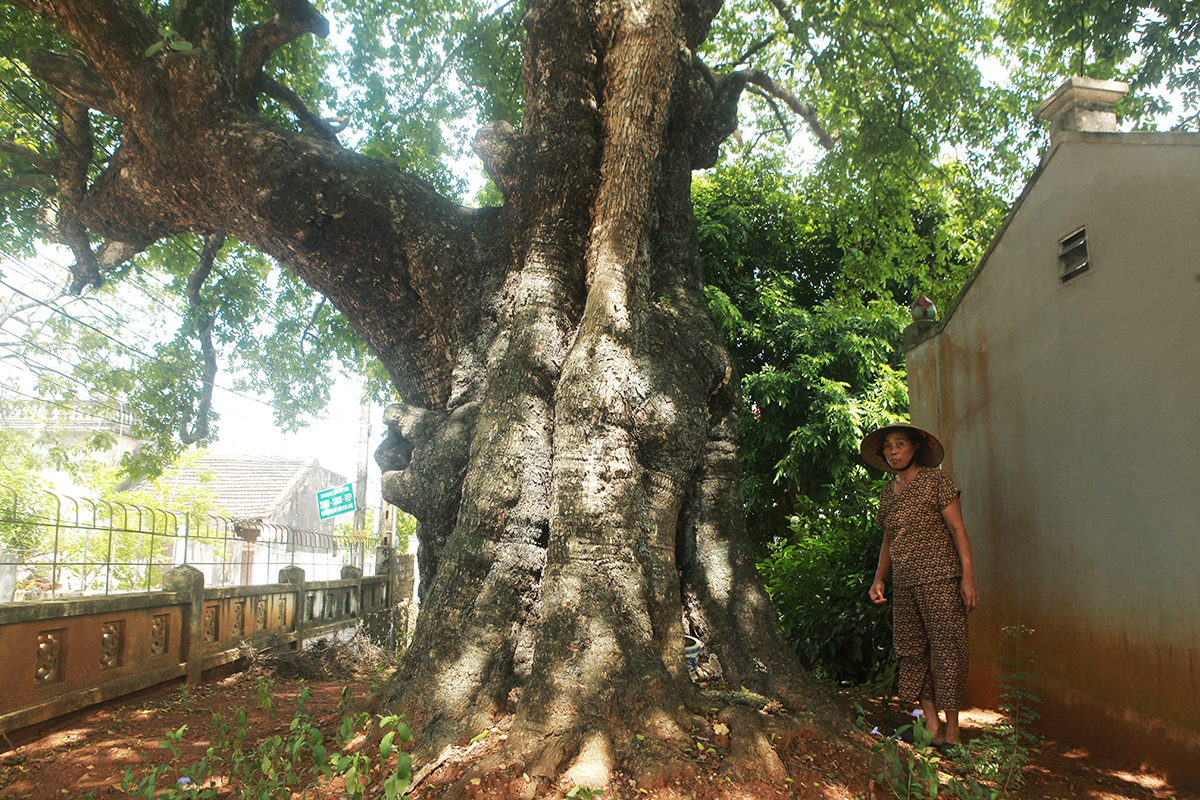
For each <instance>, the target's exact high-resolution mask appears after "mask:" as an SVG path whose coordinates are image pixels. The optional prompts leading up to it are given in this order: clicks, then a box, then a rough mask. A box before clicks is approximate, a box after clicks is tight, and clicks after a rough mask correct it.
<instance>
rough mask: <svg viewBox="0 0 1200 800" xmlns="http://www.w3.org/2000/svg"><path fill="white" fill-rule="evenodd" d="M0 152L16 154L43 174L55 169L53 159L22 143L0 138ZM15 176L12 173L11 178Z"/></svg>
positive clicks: (48, 173)
mask: <svg viewBox="0 0 1200 800" xmlns="http://www.w3.org/2000/svg"><path fill="white" fill-rule="evenodd" d="M0 153H8V154H9V155H10V156H16V157H17V158H19V159H21V160H23V161H25V162H26V163H28V164H29V165H30V166H32V167H34V168H35V169H37V170H38V171H39V172H40V173H42V174H43V175H53V174H54V172H55V170H56V169H57V164H56V163H55V161H54V159H52V158H47V157H46V156H44V155H42V154H41V153H39V152H38V151H36V150H32V149H30V148H28V147H26V146H25V145H23V144H17V143H16V142H10V141H8V140H7V139H0ZM17 177H19V176H17V175H14V176H13V179H14V180H15V179H16V178H17ZM22 177H23V176H22Z"/></svg>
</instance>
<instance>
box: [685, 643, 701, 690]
mask: <svg viewBox="0 0 1200 800" xmlns="http://www.w3.org/2000/svg"><path fill="white" fill-rule="evenodd" d="M703 649H704V645H703V644H701V643H700V640H699V639H697V638H696V637H695V636H684V637H683V657H684V659H685V660H686V661H687V668H688V675H690V676H691V678H692V680H696V670H697V669H698V668H699V667H700V651H701V650H703Z"/></svg>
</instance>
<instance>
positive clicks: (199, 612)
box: [162, 564, 204, 686]
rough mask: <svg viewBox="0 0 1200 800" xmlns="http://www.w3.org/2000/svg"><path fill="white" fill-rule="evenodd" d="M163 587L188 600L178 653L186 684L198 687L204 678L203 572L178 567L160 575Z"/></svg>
mask: <svg viewBox="0 0 1200 800" xmlns="http://www.w3.org/2000/svg"><path fill="white" fill-rule="evenodd" d="M162 588H163V591H164V592H175V593H176V594H179V595H182V596H183V597H185V598H187V605H186V606H184V607H183V608H184V611H183V636H182V637H181V640H180V643H179V652H180V656H181V657H182V658H183V660H184V663H185V664H187V685H188V686H199V685H200V679H201V677H203V675H204V573H203V572H201V571H200V570H198V569H196V568H195V567H193V566H191V565H189V564H180V565H179V566H178V567H175V568H174V569H172V570H169V571H168V572H167V574H165V575H163V582H162Z"/></svg>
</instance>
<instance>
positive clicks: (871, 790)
mask: <svg viewBox="0 0 1200 800" xmlns="http://www.w3.org/2000/svg"><path fill="white" fill-rule="evenodd" d="M258 685H259V684H257V683H256V681H255V679H253V678H251V677H248V676H245V675H235V676H232V677H228V678H225V679H222V680H219V681H215V682H212V683H208V684H206V685H204V686H201V687H200V688H198V689H196V690H194V691H191V692H187V693H185V692H184V691H183V690H182V689H181V688H180V687H179V686H164V687H160V688H158V689H155V690H151V691H148V692H146V693H143V694H141V695H138V696H137V697H135V698H132V699H131V698H124V699H122V700H118V701H114V702H113V703H110V704H108V705H106V706H101V707H96V708H93V709H90V710H87V711H84V712H80V713H78V714H76V715H74V716H72V717H70V718H66V719H62V720H59V721H56V722H53V723H49V724H47V725H46V726H43V727H42V729H41V730H38V731H36V732H27V733H26V735H25V736H23V737H22V738H21V739H18V740H17V741H16V742H14V743H15V744H16V745H17V748H16V750H15V751H14V750H13V749H12V748H11V745H10V743H8V742H5V741H4V740H3V739H0V750H2V751H4V752H2V753H0V798H12V800H62V799H63V798H84V797H86V796H87V795H88V793H89V792H91V793H93V794H92V797H93V798H95V800H109V799H110V798H117V797H127V796H128V795H127V794H126V793H125V792H123V791H122V790H121V779H122V777H123V775H124V773H125V769H126V767H127V766H132V767H133V770H134V773H135V775H137V776H139V777H140V776H141V775H143V774H145V773H146V772H148V771H149V770H151V769H153V767H154V766H155V765H158V764H168V763H170V761H171V753H170V750H168V749H164V748H160V747H159V746H158V743H159V742H160V741H162V740H163V733H164V732H165V731H175V730H178V729H179V728H180V726H182V725H187V726H188V731H187V733H186V734H185V738H184V741H185V748H184V750H183V755H182V758H181V762H182V763H185V764H186V763H193V762H195V761H197V760H198V759H199V758H200V757H201V756H202V755H203V753H204V751H205V749H206V748H207V747H208V746H209V743H210V742H209V736H210V731H211V725H212V718H213V715H214V714H219V715H221V716H222V717H224V718H225V719H232V718H233V716H234V714H235V713H236V712H237V710H238V709H245V710H246V711H247V713H248V715H249V719H250V723H251V727H252V729H253V731H254V732H255V734H256V735H259V736H270V735H274V734H276V733H279V734H285V733H286V729H287V726H288V724H289V722H290V721H291V719H292V714H293V712H294V710H295V706H296V698H297V696H298V695H299V693H300V690H301V688H302V687H303V686H304V684H302V683H300V682H297V681H283V680H280V681H278V682H277V684H276V688H275V712H276V713H275V715H274V716H272V715H270V714H268V713H267V712H265V711H264V710H262V709H261V708H260V706H259V703H258V702H257V700H256V698H255V689H256V688H257V687H258ZM344 685H346V684H345V683H344V682H312V683H309V684H307V686H308V688H309V690H310V693H311V697H310V700H309V702H308V709H309V712H310V713H312V714H313V715H314V716H315V717H316V719H317V722H318V724H320V726H321V727H322V728H323V729H324V730H325V731H327V732H329V731H332V730H333V729H334V728H336V727H337V726H338V725H339V723H340V722H341V718H342V714H341V712H340V710H339V703H340V702H341V700H342V698H341V692H342V687H343V686H344ZM350 685H351V688H352V690H353V691H354V693H355V695H356V696H357V697H363V696H364V695H365V694H366V693H367V692H368V691H369V690H370V688H371V687H370V685H369V680H366V679H364V680H358V681H354V682H351V683H350ZM989 721H990V717H989V712H985V711H980V710H977V709H975V710H971V711H969V712H966V713H965V714H964V730H965V734H966V738H967V740H968V741H969V740H970V737H971V735H972V734H973V733H976V732H977V731H978V730H979V729H980V727H981V726H982V725H984V724H986V723H987V722H989ZM502 736H503V734H501V733H499V732H493V734H492V735H491V736H489V737H487V738H485V739H484V740H482V741H481V742H479V743H478V744H477V745H476V746H475V747H474V748H473V749H470V750H469V751H468V752H466V753H463V754H461V755H459V756H458V757H457V758H456V759H451V760H448V761H447V762H446V763H445V764H442V765H440V766H439V767H438V768H437V769H436V770H434V771H432V772H430V773H429V775H428V776H426V777H424V779H423V780H422V782H421V783H420V785H419V786H418V787H417V789H416V791H415V792H414V795H413V797H414V800H434V799H435V798H440V797H441V796H443V795H444V794H445V789H446V787H448V786H449V785H451V784H452V783H453V782H454V781H455V780H456V779H457V778H458V776H460V775H461V774H462V772H463V770H465V769H466V768H468V767H470V766H471V765H472V764H474V763H477V761H478V759H479V758H481V757H482V756H483V755H485V754H486V753H487V752H488V751H489V750H491V749H494V748H495V747H497V746H498V745H499V741H500V740H501V738H502ZM700 743H701V744H703V745H705V747H704V752H703V753H700V754H696V755H693V759H694V761H695V767H696V769H695V774H694V777H692V778H689V779H681V780H678V781H674V782H669V783H668V785H667V786H665V787H661V788H658V789H655V790H653V791H646V790H641V789H638V788H637V787H636V786H630V785H628V783H625V784H621V783H618V784H616V785H614V786H610V787H606V790H605V792H604V795H603V798H604V800H616V799H617V798H647V799H648V800H684V799H685V798H689V799H691V800H775V799H776V798H800V799H801V800H869V798H875V800H885V798H890V797H891V796H892V795H891V794H890V792H888V791H887V790H885V789H882V788H875V787H874V786H873V784H872V783H871V774H870V772H871V771H870V768H869V767H868V765H867V764H865V763H862V760H861V759H858V758H852V757H848V756H846V755H845V751H841V750H838V749H836V748H833V747H831V746H830V745H829V743H828V742H825V741H822V740H818V739H811V740H808V741H804V742H797V743H795V744H794V745H792V746H790V747H788V748H787V749H786V750H785V751H784V752H782V753H781V754H780V755H781V757H782V759H783V762H784V764H785V765H786V767H787V769H788V772H789V774H790V777H791V780H790V781H789V782H788V783H785V784H779V785H774V786H772V785H769V784H765V783H754V782H751V783H740V782H733V781H729V780H727V779H725V778H724V776H722V774H721V773H720V766H721V762H722V759H723V758H724V757H725V756H726V755H727V753H728V750H727V749H725V748H721V747H716V743H715V742H708V741H701V742H700ZM1039 750H1040V751H1039V752H1038V753H1036V754H1035V756H1034V761H1033V763H1032V764H1031V765H1030V766H1029V767H1028V768H1027V769H1026V770H1025V785H1024V786H1023V787H1021V788H1020V789H1017V790H1014V791H1010V792H1009V794H1008V795H1007V796H1008V797H1009V798H1010V800H1060V799H1061V800H1075V799H1076V798H1079V799H1080V800H1152V799H1153V798H1167V797H1174V798H1177V799H1178V800H1200V796H1198V795H1197V794H1195V793H1187V792H1183V791H1177V790H1176V789H1174V788H1173V787H1171V786H1170V785H1168V784H1167V782H1166V781H1165V780H1164V779H1163V778H1161V777H1160V776H1157V775H1155V774H1153V773H1151V772H1146V771H1143V770H1142V769H1140V768H1139V767H1138V765H1136V764H1132V765H1131V764H1121V763H1116V762H1109V761H1101V760H1099V759H1095V758H1092V757H1090V756H1089V754H1088V753H1087V752H1086V751H1085V750H1082V749H1080V748H1076V747H1072V746H1070V745H1069V744H1066V743H1063V742H1056V741H1050V740H1047V741H1045V742H1044V743H1043V745H1042V747H1040V748H1039ZM420 767H421V765H420V764H417V765H415V768H416V769H417V770H418V771H419V769H420ZM168 774H169V775H171V773H168ZM173 777H174V776H173V775H172V779H173ZM373 777H374V776H373ZM948 777H949V776H945V775H944V776H943V781H942V782H943V784H945V783H946V780H947V779H948ZM372 789H373V790H374V791H373V792H370V791H369V792H368V795H367V796H368V797H377V796H379V788H378V780H376V784H375V785H374V786H373V787H372ZM535 789H536V787H532V786H530V784H529V781H528V780H527V778H526V777H525V776H524V775H522V774H520V773H519V771H518V770H510V771H509V772H507V773H504V774H503V775H502V776H497V777H493V778H489V779H485V780H484V781H483V782H481V783H479V784H477V785H475V786H473V788H472V792H471V793H472V794H474V795H475V797H476V798H489V800H490V799H491V798H496V800H507V798H517V797H524V796H530V797H532V796H534V794H535ZM944 794H945V793H943V796H944ZM221 796H222V797H223V798H232V797H235V796H236V793H235V792H234V791H233V790H232V789H224V790H223V791H222V794H221ZM346 796H347V795H346V791H345V787H344V784H343V783H342V782H341V781H339V780H335V781H333V782H332V783H330V784H328V785H314V786H310V787H308V788H307V789H306V791H305V792H303V793H301V792H297V793H296V794H295V795H293V798H295V800H299V799H300V798H304V800H343V799H344V798H346ZM537 796H548V797H556V796H557V797H561V796H562V795H561V793H558V794H555V793H553V792H550V793H547V794H544V795H543V794H537Z"/></svg>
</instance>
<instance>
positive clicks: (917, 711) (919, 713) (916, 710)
mask: <svg viewBox="0 0 1200 800" xmlns="http://www.w3.org/2000/svg"><path fill="white" fill-rule="evenodd" d="M913 716H914V717H916V718H918V719H920V718H921V717H923V716H925V712H924V711H922V710H921V709H919V708H914V709H913Z"/></svg>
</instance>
